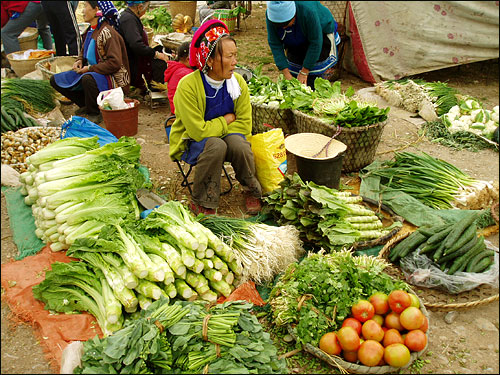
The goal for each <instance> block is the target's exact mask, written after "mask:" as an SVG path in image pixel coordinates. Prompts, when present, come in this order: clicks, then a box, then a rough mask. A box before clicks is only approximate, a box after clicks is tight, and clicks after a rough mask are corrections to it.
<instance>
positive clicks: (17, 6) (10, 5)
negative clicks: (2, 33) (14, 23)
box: [1, 1, 39, 27]
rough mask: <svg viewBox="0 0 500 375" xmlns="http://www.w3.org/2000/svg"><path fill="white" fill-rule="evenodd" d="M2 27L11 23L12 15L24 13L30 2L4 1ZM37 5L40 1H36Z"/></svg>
mask: <svg viewBox="0 0 500 375" xmlns="http://www.w3.org/2000/svg"><path fill="white" fill-rule="evenodd" d="M1 3H2V27H4V26H5V24H6V23H7V21H9V19H10V16H12V13H14V12H18V13H22V12H24V9H25V8H26V6H27V5H28V3H29V1H2V2H1ZM35 3H39V1H35Z"/></svg>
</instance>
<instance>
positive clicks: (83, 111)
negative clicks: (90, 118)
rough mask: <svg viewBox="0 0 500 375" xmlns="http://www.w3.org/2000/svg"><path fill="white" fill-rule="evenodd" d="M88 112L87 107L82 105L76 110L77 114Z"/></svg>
mask: <svg viewBox="0 0 500 375" xmlns="http://www.w3.org/2000/svg"><path fill="white" fill-rule="evenodd" d="M86 114H87V107H80V108H78V109H77V110H76V111H75V115H77V116H81V115H86Z"/></svg>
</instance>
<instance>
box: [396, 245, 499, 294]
mask: <svg viewBox="0 0 500 375" xmlns="http://www.w3.org/2000/svg"><path fill="white" fill-rule="evenodd" d="M484 242H485V244H486V248H487V249H489V250H494V251H495V255H494V262H493V264H492V265H491V266H490V268H489V269H488V270H487V271H485V272H481V273H475V272H456V273H455V274H453V275H448V274H447V273H446V272H443V271H441V269H440V268H439V267H438V266H437V265H436V263H434V262H433V261H432V260H430V259H429V258H428V257H427V256H425V255H420V249H417V250H416V251H414V252H412V253H410V254H408V255H407V256H405V257H403V258H401V260H400V262H399V265H400V267H401V270H402V271H403V274H404V276H405V278H406V281H407V282H408V283H410V284H412V285H416V286H422V287H425V288H435V289H439V290H442V291H445V292H448V293H451V294H457V293H461V292H466V291H468V290H472V289H474V288H477V287H478V286H479V285H481V284H488V285H491V286H492V287H494V288H498V248H497V247H495V246H494V245H493V244H492V243H491V242H490V241H487V240H485V241H484Z"/></svg>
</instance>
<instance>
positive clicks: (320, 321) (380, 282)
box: [269, 251, 409, 346]
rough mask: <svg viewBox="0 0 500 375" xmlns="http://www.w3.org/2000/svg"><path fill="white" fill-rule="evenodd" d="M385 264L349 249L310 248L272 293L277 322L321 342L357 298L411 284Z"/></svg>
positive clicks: (299, 338) (299, 335) (312, 341)
mask: <svg viewBox="0 0 500 375" xmlns="http://www.w3.org/2000/svg"><path fill="white" fill-rule="evenodd" d="M385 265H386V264H385V262H384V261H382V260H379V259H377V258H373V257H368V256H361V257H355V256H353V255H352V253H351V252H349V251H340V252H336V253H332V254H324V255H323V254H310V255H309V256H308V257H306V258H304V259H303V260H302V261H301V262H300V263H292V264H291V265H289V266H288V268H287V270H286V271H285V273H284V274H283V275H282V276H281V278H280V279H279V280H278V282H277V283H276V285H275V286H274V288H273V289H272V291H271V293H270V297H269V304H270V305H271V309H272V317H273V320H274V323H275V324H276V325H278V326H285V325H291V327H292V329H293V330H294V333H295V335H296V337H297V342H298V343H302V344H305V343H310V344H312V345H314V346H317V345H318V343H319V339H320V338H321V336H323V335H324V334H325V333H326V332H329V331H332V330H337V329H338V328H340V327H341V324H342V322H343V320H344V319H345V318H347V317H348V315H349V314H350V313H351V306H352V305H353V304H355V303H356V302H357V301H358V300H360V299H368V298H369V296H371V295H372V294H373V293H375V292H377V291H380V292H384V293H387V294H389V293H390V292H391V291H392V290H394V289H404V290H409V288H408V285H407V284H406V283H405V282H403V281H400V280H393V279H392V278H391V277H390V276H389V275H388V274H386V273H384V272H383V269H384V267H385Z"/></svg>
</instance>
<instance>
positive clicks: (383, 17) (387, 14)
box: [344, 1, 499, 83]
mask: <svg viewBox="0 0 500 375" xmlns="http://www.w3.org/2000/svg"><path fill="white" fill-rule="evenodd" d="M346 28H347V31H346V33H347V35H348V36H349V42H348V45H347V48H346V55H345V58H344V67H345V68H346V69H347V70H349V71H351V72H353V73H355V74H357V75H358V76H359V77H361V78H362V79H363V80H365V81H367V82H371V83H374V82H380V81H383V80H391V79H400V78H403V77H407V76H411V75H415V74H419V73H423V72H427V71H432V70H438V69H444V68H449V67H452V66H457V65H461V64H469V63H473V62H477V61H482V60H489V59H495V58H498V57H499V52H498V51H499V2H498V1H373V2H372V1H350V2H349V4H348V7H347V17H346Z"/></svg>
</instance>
